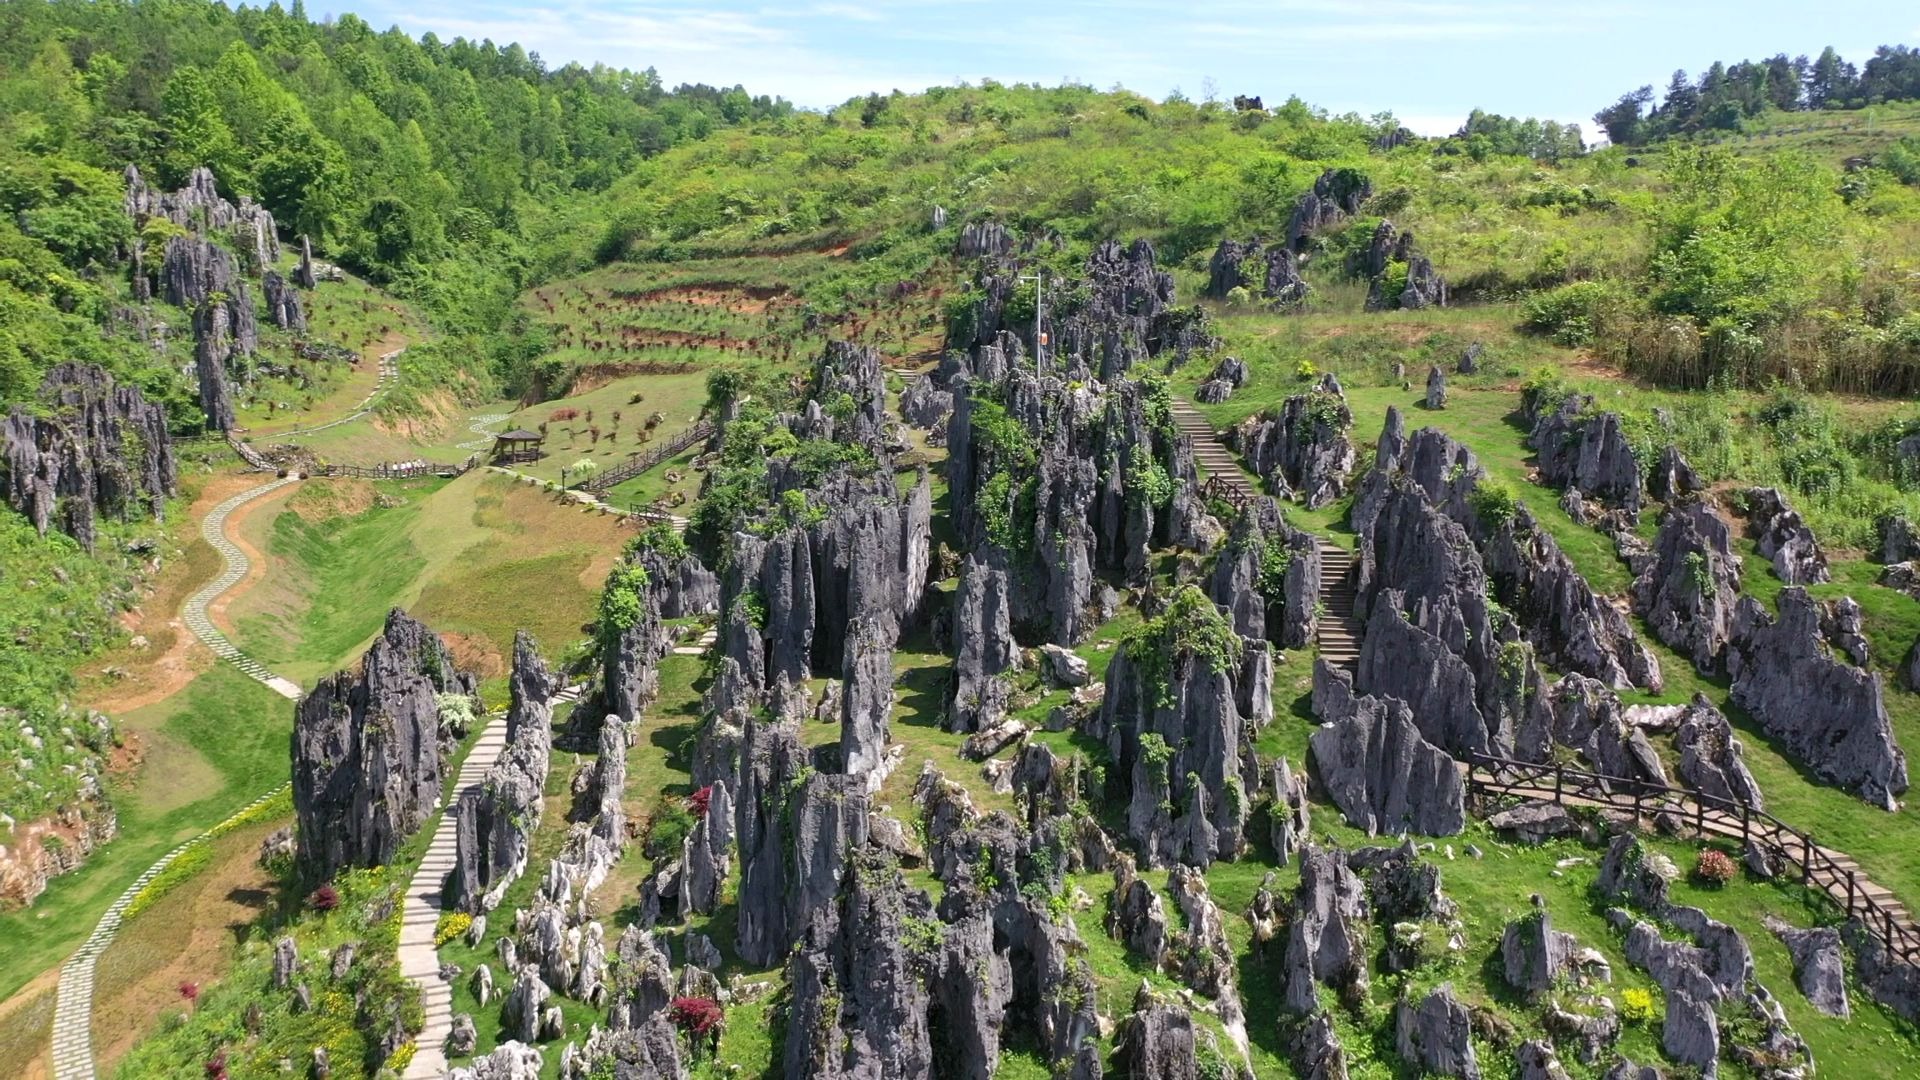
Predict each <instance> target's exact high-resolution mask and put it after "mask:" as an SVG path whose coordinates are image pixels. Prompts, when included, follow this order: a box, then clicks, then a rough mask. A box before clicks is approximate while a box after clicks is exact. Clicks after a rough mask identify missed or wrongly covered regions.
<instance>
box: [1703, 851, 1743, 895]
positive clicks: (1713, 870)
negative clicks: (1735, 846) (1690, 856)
mask: <svg viewBox="0 0 1920 1080" xmlns="http://www.w3.org/2000/svg"><path fill="white" fill-rule="evenodd" d="M1739 872H1740V867H1739V866H1738V864H1736V863H1735V862H1734V861H1733V856H1731V855H1728V854H1727V853H1726V852H1724V851H1721V850H1720V849H1719V848H1705V849H1703V850H1702V851H1701V852H1700V859H1699V861H1698V862H1696V863H1694V864H1693V876H1694V877H1697V878H1699V879H1700V880H1701V881H1702V882H1704V883H1706V884H1708V885H1715V886H1719V885H1725V884H1726V883H1727V882H1729V881H1732V880H1733V879H1734V875H1736V874H1738V873H1739Z"/></svg>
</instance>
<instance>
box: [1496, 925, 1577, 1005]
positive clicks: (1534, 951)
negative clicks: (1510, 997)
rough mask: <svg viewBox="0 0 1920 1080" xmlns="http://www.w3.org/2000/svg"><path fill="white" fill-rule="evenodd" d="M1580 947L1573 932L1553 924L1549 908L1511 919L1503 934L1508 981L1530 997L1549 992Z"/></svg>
mask: <svg viewBox="0 0 1920 1080" xmlns="http://www.w3.org/2000/svg"><path fill="white" fill-rule="evenodd" d="M1578 949H1579V943H1578V942H1576V941H1574V939H1573V935H1572V934H1567V933H1562V932H1560V931H1558V930H1555V929H1554V928H1553V920H1552V919H1551V918H1550V917H1549V916H1548V915H1547V911H1546V908H1544V907H1540V908H1537V909H1536V910H1534V911H1532V912H1530V913H1528V914H1526V915H1522V916H1521V917H1520V918H1518V919H1515V920H1513V921H1512V922H1510V923H1508V924H1507V929H1506V931H1505V932H1504V933H1502V934H1501V937H1500V964H1501V967H1502V969H1503V970H1504V972H1505V974H1506V978H1507V985H1508V986H1511V987H1513V988H1514V989H1515V990H1518V991H1520V992H1521V993H1524V994H1527V995H1528V996H1529V997H1537V996H1539V995H1540V994H1544V993H1546V992H1547V991H1548V990H1551V989H1553V985H1554V983H1556V982H1558V981H1559V980H1560V979H1561V978H1562V977H1564V976H1565V975H1566V974H1567V973H1568V972H1569V971H1570V970H1571V968H1572V966H1573V957H1574V953H1575V952H1576V951H1577V950H1578Z"/></svg>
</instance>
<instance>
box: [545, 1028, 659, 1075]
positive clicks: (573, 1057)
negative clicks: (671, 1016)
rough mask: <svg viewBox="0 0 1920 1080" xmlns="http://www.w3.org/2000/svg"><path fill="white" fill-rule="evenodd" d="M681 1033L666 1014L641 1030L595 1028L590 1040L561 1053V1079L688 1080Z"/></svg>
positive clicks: (572, 1045)
mask: <svg viewBox="0 0 1920 1080" xmlns="http://www.w3.org/2000/svg"><path fill="white" fill-rule="evenodd" d="M682 1049H683V1047H682V1040H681V1035H680V1032H679V1031H678V1030H677V1029H676V1028H675V1027H674V1026H673V1024H672V1023H671V1022H670V1021H669V1020H668V1019H667V1018H666V1017H665V1016H661V1017H659V1018H657V1020H656V1021H655V1022H653V1023H650V1024H648V1025H647V1026H645V1027H642V1028H638V1029H629V1030H624V1031H614V1030H611V1029H605V1028H601V1027H598V1026H597V1025H596V1026H595V1027H593V1028H592V1029H591V1030H590V1031H589V1033H588V1035H587V1040H586V1042H584V1043H582V1044H580V1045H578V1046H575V1045H574V1044H573V1043H568V1044H567V1045H566V1047H565V1048H563V1049H562V1050H561V1052H560V1055H561V1056H560V1080H594V1078H595V1077H604V1076H613V1077H633V1078H636V1080H687V1077H688V1076H689V1070H688V1065H689V1062H688V1061H686V1060H685V1059H683V1058H682V1056H681V1052H682Z"/></svg>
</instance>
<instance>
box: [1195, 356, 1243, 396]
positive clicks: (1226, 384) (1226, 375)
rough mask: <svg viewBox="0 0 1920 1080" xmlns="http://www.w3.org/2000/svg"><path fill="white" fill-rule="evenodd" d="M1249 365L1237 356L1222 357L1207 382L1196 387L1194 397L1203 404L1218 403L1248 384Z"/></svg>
mask: <svg viewBox="0 0 1920 1080" xmlns="http://www.w3.org/2000/svg"><path fill="white" fill-rule="evenodd" d="M1248 378H1249V376H1248V374H1247V365H1246V364H1245V363H1244V362H1243V361H1242V360H1241V359H1240V358H1239V357H1237V356H1227V357H1222V358H1221V360H1220V362H1219V363H1218V364H1215V365H1214V368H1213V371H1212V373H1211V374H1209V375H1208V376H1207V379H1206V381H1205V382H1203V383H1201V384H1200V385H1199V386H1198V387H1195V388H1194V391H1193V398H1194V400H1195V401H1198V402H1200V403H1201V404H1202V405H1218V404H1220V403H1221V402H1223V401H1225V400H1227V399H1228V398H1230V397H1232V396H1233V392H1234V391H1235V390H1238V389H1240V388H1241V387H1243V386H1245V385H1247V379H1248Z"/></svg>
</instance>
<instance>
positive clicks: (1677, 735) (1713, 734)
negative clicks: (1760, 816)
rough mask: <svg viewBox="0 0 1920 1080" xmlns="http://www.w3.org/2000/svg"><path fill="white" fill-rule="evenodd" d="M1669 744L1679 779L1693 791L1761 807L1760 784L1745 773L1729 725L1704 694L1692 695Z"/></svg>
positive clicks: (1741, 758) (1741, 755)
mask: <svg viewBox="0 0 1920 1080" xmlns="http://www.w3.org/2000/svg"><path fill="white" fill-rule="evenodd" d="M1673 744H1674V748H1675V749H1677V750H1679V751H1680V764H1679V767H1678V769H1677V771H1678V772H1679V774H1680V778H1681V779H1682V780H1684V781H1686V783H1687V785H1688V786H1690V787H1692V788H1693V789H1694V790H1695V791H1698V792H1700V793H1701V794H1703V795H1711V796H1713V797H1714V798H1717V799H1730V800H1733V801H1735V802H1744V803H1746V804H1747V805H1749V806H1751V807H1753V808H1754V809H1756V810H1759V809H1763V808H1764V805H1765V802H1764V799H1763V797H1762V796H1761V793H1760V785H1759V783H1758V782H1756V781H1755V780H1754V778H1753V774H1752V773H1751V772H1749V771H1748V770H1747V763H1746V760H1745V757H1744V752H1743V750H1742V747H1741V744H1740V740H1739V739H1738V738H1737V737H1735V735H1734V734H1733V725H1732V724H1729V723H1728V722H1727V718H1726V716H1725V715H1723V714H1722V713H1721V712H1720V710H1719V709H1716V708H1714V707H1713V703H1712V702H1711V701H1708V700H1707V698H1706V695H1704V694H1695V695H1694V696H1693V701H1692V702H1690V703H1689V704H1688V705H1687V710H1686V712H1685V713H1684V714H1682V716H1681V719H1680V726H1679V728H1678V729H1677V730H1676V731H1675V732H1674V738H1673Z"/></svg>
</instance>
